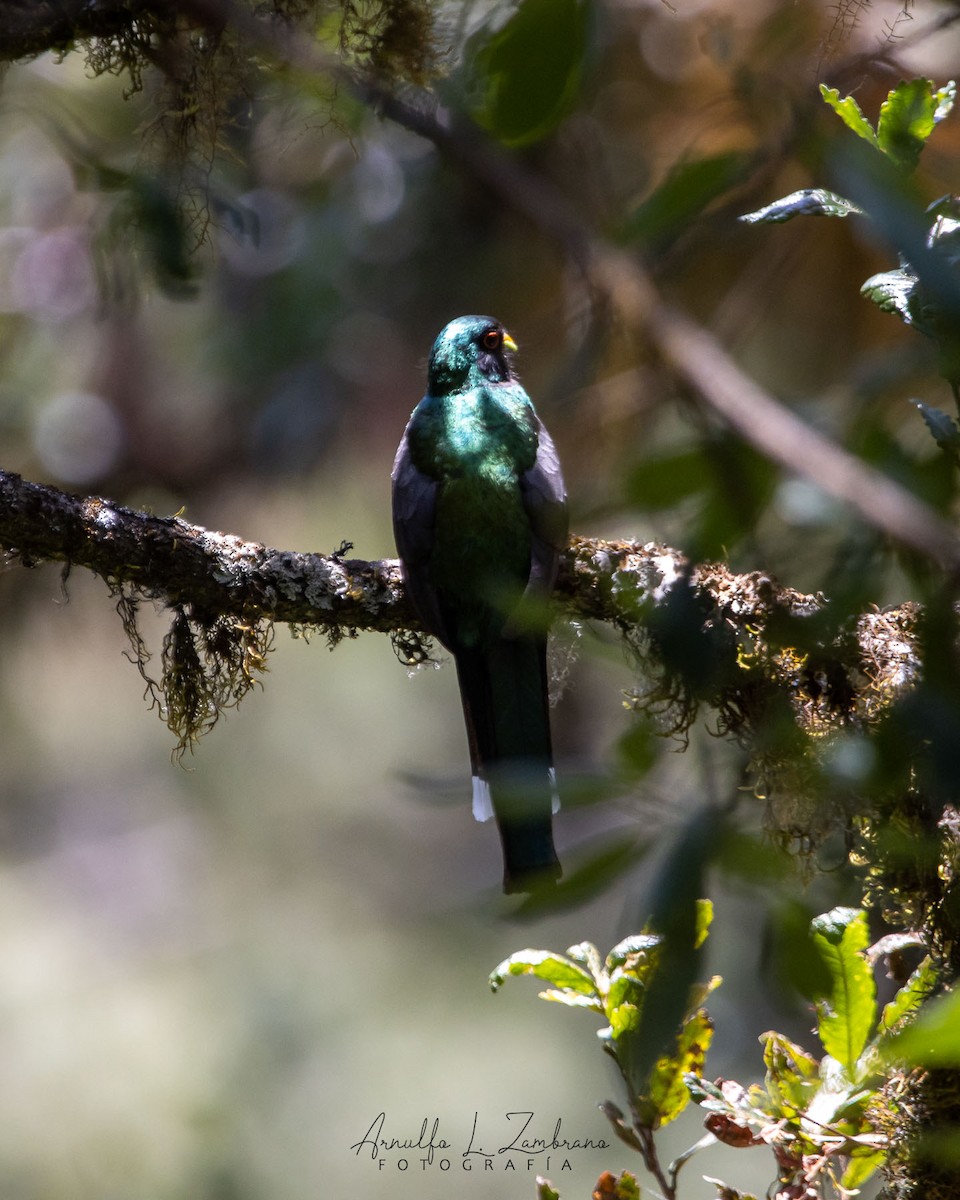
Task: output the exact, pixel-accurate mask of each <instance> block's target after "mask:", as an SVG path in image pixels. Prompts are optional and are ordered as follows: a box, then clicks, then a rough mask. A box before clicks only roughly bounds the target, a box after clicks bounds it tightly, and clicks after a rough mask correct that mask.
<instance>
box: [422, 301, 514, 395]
mask: <svg viewBox="0 0 960 1200" xmlns="http://www.w3.org/2000/svg"><path fill="white" fill-rule="evenodd" d="M516 348H517V344H516V342H515V341H514V340H513V338H512V337H511V336H510V334H509V333H507V331H506V330H505V329H504V327H503V326H502V325H501V324H500V322H499V321H495V320H494V319H493V317H457V319H456V320H455V321H451V322H450V323H449V325H446V326H445V327H444V328H443V329H442V330H441V332H440V334H439V336H438V337H437V340H436V341H435V342H434V343H433V349H432V350H431V351H430V364H429V367H428V374H427V377H428V380H429V389H430V392H431V394H432V395H437V394H439V393H443V392H449V391H452V390H454V389H457V388H462V387H464V386H466V385H469V384H470V383H471V377H474V378H473V380H472V382H475V383H480V382H482V381H483V380H486V381H488V382H490V383H504V382H506V381H507V380H510V379H513V378H514V376H513V373H512V371H511V369H510V363H509V361H508V359H507V354H506V352H507V351H508V350H509V351H513V350H516Z"/></svg>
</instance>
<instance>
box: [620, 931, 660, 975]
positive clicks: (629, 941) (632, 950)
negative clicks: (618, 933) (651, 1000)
mask: <svg viewBox="0 0 960 1200" xmlns="http://www.w3.org/2000/svg"><path fill="white" fill-rule="evenodd" d="M662 941H663V938H662V937H661V936H660V935H659V934H658V933H633V934H631V935H630V937H627V938H624V939H623V941H622V942H617V944H616V945H615V946H614V948H613V949H612V950H611V951H610V953H609V954H608V955H607V970H608V971H612V970H613V969H614V967H622V966H623V964H624V963H625V962H626V961H627V959H628V958H630V957H631V956H632V955H637V954H642V955H644V958H643V959H641V960H640V962H637V963H632V964H631V970H633V972H634V973H635V974H637V975H639V977H640V978H641V979H642V978H643V977H644V976H645V974H647V973H648V972H649V971H651V970H652V969H653V968H654V967H655V966H656V956H655V955H654V953H653V952H654V951H655V950H656V949H657V948H658V947H659V946H660V944H661V942H662ZM644 964H646V966H645V965H644Z"/></svg>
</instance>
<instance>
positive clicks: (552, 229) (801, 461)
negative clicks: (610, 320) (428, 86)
mask: <svg viewBox="0 0 960 1200" xmlns="http://www.w3.org/2000/svg"><path fill="white" fill-rule="evenodd" d="M181 6H182V7H183V8H184V9H185V10H186V11H188V12H189V13H190V14H191V15H192V17H193V18H194V19H196V20H200V21H204V20H206V21H211V22H223V21H228V22H233V23H235V24H236V25H237V27H238V28H239V30H240V31H241V32H242V33H243V35H244V36H246V37H247V38H250V39H251V40H253V41H255V42H256V44H259V45H260V46H261V47H262V49H264V50H265V51H266V52H267V53H269V54H270V55H273V56H276V57H278V58H280V59H282V60H283V61H285V62H288V63H290V64H292V65H294V66H295V67H297V68H298V69H300V70H308V71H309V70H313V71H316V72H320V73H325V74H331V73H332V74H334V76H335V77H336V78H337V79H338V80H339V81H340V82H341V83H342V84H343V85H344V86H346V87H348V88H350V90H351V91H353V93H354V94H355V95H357V96H359V97H360V98H361V99H362V100H363V101H364V102H365V103H366V104H368V105H369V106H370V107H371V108H373V109H375V110H376V111H378V112H381V113H382V114H383V115H384V116H385V117H387V118H389V119H390V120H392V121H395V122H396V123H397V124H400V125H402V126H404V127H405V128H406V129H409V130H411V131H412V132H414V133H417V134H419V135H420V136H421V137H424V138H426V139H428V140H429V141H431V142H433V143H434V145H436V146H437V148H438V149H439V150H440V152H441V153H442V154H443V155H444V156H445V157H446V158H447V159H448V160H450V161H452V162H454V163H456V164H457V165H458V166H459V167H460V168H461V169H462V170H464V171H465V172H467V173H468V174H470V175H471V176H472V177H473V178H474V179H475V180H476V181H477V182H478V183H480V184H481V185H482V186H484V187H486V188H487V189H489V190H491V191H493V192H494V193H496V195H497V196H498V197H499V199H500V200H501V202H502V203H504V204H505V205H507V206H508V207H510V208H512V209H514V210H515V211H517V212H519V213H521V214H522V215H523V216H524V217H525V218H526V219H527V220H528V221H529V222H530V223H531V225H533V226H534V227H535V228H536V229H538V230H540V232H541V233H543V234H545V235H546V236H548V237H551V238H553V239H554V240H555V241H556V242H557V243H558V245H559V246H560V248H561V249H562V251H563V253H564V254H565V255H566V256H567V257H568V258H569V259H570V260H572V261H573V262H574V263H576V264H577V265H578V266H579V267H580V269H581V270H582V272H583V273H584V275H585V277H586V280H587V282H588V285H589V286H591V287H592V288H593V289H594V291H595V292H596V293H597V294H599V295H601V296H602V297H603V298H604V299H605V300H606V302H607V303H608V305H609V306H610V308H611V309H612V311H613V313H614V314H615V315H616V317H617V318H618V319H619V320H620V322H621V323H622V325H623V326H625V327H626V328H627V329H629V330H630V331H632V332H633V333H634V334H635V335H636V336H638V337H642V338H644V339H646V340H647V341H648V342H649V343H651V344H652V345H653V346H654V347H655V348H656V349H657V351H658V352H659V353H660V355H661V356H662V357H663V359H664V360H665V361H666V362H667V363H668V364H669V366H670V367H671V368H672V369H673V370H674V371H675V372H676V374H677V375H678V376H679V377H680V378H682V379H683V380H684V381H685V382H686V383H687V384H689V385H690V386H692V387H693V388H694V389H695V391H696V392H697V394H698V395H699V396H700V397H701V398H702V399H703V401H704V402H705V403H706V404H707V405H708V406H709V407H711V408H712V409H713V410H714V411H715V412H716V413H718V414H719V415H720V416H721V417H722V418H723V419H724V420H725V421H727V422H729V424H731V425H732V426H733V427H734V428H735V429H736V430H737V431H738V433H740V435H741V436H742V437H743V438H744V439H745V440H746V441H748V442H750V443H751V444H752V445H753V446H755V447H756V448H757V449H758V450H760V451H761V453H763V454H765V455H766V456H767V457H769V458H770V459H771V460H773V461H774V462H777V463H779V464H780V465H781V466H782V467H784V468H785V469H786V470H788V471H790V472H792V473H794V474H796V475H801V476H804V477H805V478H807V479H809V480H810V481H811V482H812V483H814V484H816V485H817V486H818V487H819V488H821V489H822V490H823V491H824V492H826V493H827V494H828V495H830V496H832V497H834V498H835V499H837V500H840V501H842V502H843V503H845V504H847V505H849V506H850V507H851V508H853V509H854V510H855V511H856V512H857V513H859V515H860V516H861V517H862V518H863V520H864V521H865V522H866V523H867V524H868V525H872V526H873V527H874V528H876V529H879V530H881V531H882V532H883V533H885V534H887V535H888V536H889V537H891V538H892V539H893V540H894V541H896V542H898V543H900V544H901V545H904V546H908V547H910V548H911V549H913V550H914V551H917V552H919V553H920V554H922V555H923V556H924V557H927V558H930V559H932V560H933V561H934V562H936V563H938V564H939V565H941V566H943V567H945V568H946V569H948V570H950V571H951V572H956V571H960V538H958V537H957V533H956V531H955V530H954V529H953V527H952V526H951V525H950V524H949V523H948V522H947V521H945V520H944V519H943V518H942V517H941V516H940V515H939V514H938V513H937V512H936V511H935V510H934V509H932V508H931V507H930V506H929V505H927V504H926V503H924V502H923V501H922V500H919V499H918V498H917V497H916V496H914V495H913V494H912V493H911V492H909V491H907V489H906V488H904V487H902V486H901V485H900V484H898V483H896V482H895V481H894V480H893V479H891V478H890V477H889V476H887V475H884V474H883V472H881V471H878V470H876V469H875V468H874V467H871V466H870V465H869V464H867V463H865V462H863V461H862V460H860V459H859V458H857V457H856V456H855V455H853V454H850V453H849V452H848V451H846V450H844V449H843V447H841V446H839V445H838V444H837V443H836V442H834V441H832V440H831V439H830V438H828V437H826V436H825V435H824V434H821V433H819V432H818V431H817V430H815V429H814V428H813V427H812V426H810V425H808V424H807V423H806V422H804V421H803V420H801V419H800V418H799V417H798V416H796V414H794V413H793V412H791V411H790V410H789V409H788V408H786V407H785V406H784V405H783V404H781V403H780V402H779V401H778V400H777V399H775V398H774V397H773V396H771V395H770V394H769V393H768V392H767V391H765V390H764V389H763V388H762V387H760V385H759V384H757V383H756V382H755V381H754V380H753V379H751V378H750V376H749V375H747V374H746V373H745V372H744V371H742V370H741V368H740V367H739V366H738V365H737V363H736V362H735V361H734V360H733V358H732V357H731V356H730V355H729V354H728V353H727V351H726V350H725V349H724V348H723V346H722V345H721V344H720V343H719V342H718V341H717V339H716V338H715V337H713V336H712V335H711V334H710V333H709V332H708V331H707V330H706V329H704V328H703V327H702V326H701V325H698V324H697V323H696V322H694V321H692V320H691V319H690V318H689V317H687V316H686V315H685V314H683V313H681V312H680V311H679V310H677V309H675V308H674V307H673V306H671V305H670V304H668V303H667V302H666V301H665V300H664V298H663V296H662V295H661V294H660V293H659V291H658V289H657V287H656V285H655V284H654V282H653V280H652V278H651V277H650V275H649V273H648V272H647V271H646V270H645V268H644V267H643V265H642V263H641V261H640V260H639V258H638V257H637V256H636V255H634V254H630V253H628V252H626V251H624V250H622V249H620V248H619V247H617V246H615V245H613V244H612V243H610V242H608V241H606V240H605V239H603V238H602V237H600V236H599V235H598V234H597V233H596V232H595V231H594V230H593V229H592V228H591V227H590V226H589V225H587V224H586V223H585V222H584V220H583V219H582V218H581V217H580V215H579V214H578V213H577V212H576V210H575V209H574V207H573V206H572V205H571V204H570V203H569V201H568V200H567V198H566V197H565V196H564V195H563V193H562V192H560V191H559V190H558V189H557V188H556V187H555V186H554V185H553V183H552V182H551V181H550V180H548V179H547V178H546V177H544V176H543V175H541V174H538V173H537V172H535V171H533V170H531V169H530V168H529V167H527V166H526V165H525V164H524V162H523V161H522V160H521V159H520V158H518V157H517V156H516V155H512V154H510V153H509V152H508V151H506V150H505V149H504V148H503V147H501V146H499V145H498V144H496V143H494V142H493V141H492V140H491V139H490V138H488V137H487V136H486V135H485V134H484V133H483V131H482V130H480V129H479V128H478V127H477V126H475V125H473V124H471V123H469V122H467V121H466V120H465V119H464V118H462V117H458V118H454V117H452V116H451V115H450V114H449V113H446V112H443V111H442V110H441V109H440V108H439V107H438V105H437V104H436V102H435V101H434V100H433V99H432V97H430V96H428V95H426V94H424V93H421V94H420V95H419V96H418V97H417V98H416V100H410V99H407V98H401V97H400V96H399V95H397V94H396V93H395V92H393V91H390V90H389V89H387V88H384V87H383V86H382V85H381V84H380V83H378V82H377V81H375V80H372V79H369V78H367V79H360V78H358V77H356V76H354V75H352V74H350V73H349V72H347V71H345V70H344V68H343V67H342V66H340V65H339V64H335V63H332V62H331V59H330V57H329V55H327V54H326V53H325V52H324V51H322V50H321V49H320V48H319V47H317V46H316V45H315V43H313V42H312V41H309V40H307V39H305V38H304V37H303V35H302V34H300V33H298V32H297V31H296V30H294V29H291V28H289V27H287V26H284V25H280V24H278V23H277V22H275V21H274V22H270V23H266V22H262V21H258V20H257V19H256V18H255V17H254V16H253V15H252V14H251V13H249V12H248V11H247V10H245V9H243V8H242V7H241V6H239V5H238V4H237V3H236V2H235V0H181ZM407 95H409V93H407Z"/></svg>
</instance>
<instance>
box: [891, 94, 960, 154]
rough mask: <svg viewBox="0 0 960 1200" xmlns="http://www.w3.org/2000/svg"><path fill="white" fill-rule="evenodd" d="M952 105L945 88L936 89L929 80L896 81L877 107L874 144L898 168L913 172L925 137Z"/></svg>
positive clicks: (951, 99)
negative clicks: (875, 139)
mask: <svg viewBox="0 0 960 1200" xmlns="http://www.w3.org/2000/svg"><path fill="white" fill-rule="evenodd" d="M949 87H950V85H949V84H948V85H947V88H949ZM954 91H955V87H954ZM952 107H953V98H952V97H951V96H950V95H949V94H948V93H947V89H945V88H941V89H940V90H939V91H936V92H935V91H934V88H933V84H932V83H931V81H930V80H929V79H911V80H909V81H908V82H904V83H900V84H898V86H897V87H895V88H894V89H893V91H892V92H890V94H889V95H888V96H887V98H886V100H885V101H884V102H883V104H882V105H881V106H880V120H879V123H878V124H877V145H878V146H879V148H880V149H881V150H882V151H883V152H884V154H886V155H888V156H889V157H890V158H892V159H893V161H894V162H895V163H896V164H897V166H898V167H900V169H901V170H903V171H912V170H913V169H914V167H916V165H917V162H918V161H919V159H920V152H921V151H922V150H923V147H924V143H925V142H926V140H927V138H928V137H929V136H930V134H931V133H933V131H934V128H935V127H936V125H937V124H938V122H939V121H942V120H943V117H944V116H946V115H947V113H948V112H949V111H950V109H951V108H952ZM944 110H945V111H944ZM938 113H939V114H941V115H939V116H938Z"/></svg>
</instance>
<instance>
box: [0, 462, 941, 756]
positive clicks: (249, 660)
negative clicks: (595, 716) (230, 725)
mask: <svg viewBox="0 0 960 1200" xmlns="http://www.w3.org/2000/svg"><path fill="white" fill-rule="evenodd" d="M0 546H2V547H3V548H4V549H5V550H6V551H7V553H8V555H9V556H10V557H11V558H12V559H14V560H16V561H19V562H20V563H21V564H22V565H24V566H34V565H36V564H38V563H40V562H45V561H50V562H61V563H64V564H65V565H66V566H67V567H68V568H73V567H85V568H87V569H88V570H91V571H93V572H94V573H95V574H97V575H99V576H100V577H101V578H103V579H104V580H105V581H106V582H107V584H108V586H109V587H110V589H111V591H112V592H113V594H114V595H115V596H116V597H117V599H118V606H119V608H120V612H121V616H122V618H123V620H124V624H125V627H126V630H127V633H128V636H129V637H130V639H131V642H132V644H133V647H134V656H135V659H136V661H137V662H138V664H139V665H140V668H141V671H143V673H144V677H145V678H146V679H147V680H148V684H149V687H150V691H151V694H152V695H153V696H154V698H155V699H156V700H157V701H158V702H159V703H160V704H161V706H162V708H163V711H164V715H165V717H166V719H167V721H168V723H169V724H170V725H171V727H172V728H173V729H174V731H175V732H176V733H177V735H178V737H179V738H180V744H181V747H183V746H186V745H188V744H189V743H190V742H191V741H192V740H194V739H195V738H196V737H197V736H198V735H199V734H200V733H201V732H203V730H204V729H205V728H207V727H209V725H211V724H212V723H213V722H214V721H215V720H216V718H217V716H218V715H219V713H220V712H221V711H222V709H223V708H225V707H229V706H230V705H232V704H235V703H237V702H238V701H239V699H240V698H241V697H242V696H243V695H244V694H245V692H246V691H247V690H248V688H249V686H250V685H251V684H252V683H253V681H254V680H255V678H256V675H257V672H258V671H259V669H260V668H261V667H262V666H263V661H264V657H265V655H266V653H267V650H268V649H269V644H270V639H271V636H272V629H273V626H274V624H275V623H278V622H279V623H285V624H288V625H290V626H292V627H293V628H294V629H295V630H302V629H310V630H318V631H320V632H322V633H324V634H326V636H327V637H328V638H329V639H330V640H331V641H332V642H337V641H339V640H340V639H341V638H343V637H344V636H354V635H355V634H356V633H357V632H358V631H361V630H365V631H372V632H379V633H387V634H390V635H391V637H392V638H393V641H394V645H395V648H396V649H397V652H398V654H399V656H400V657H401V658H402V659H403V660H404V661H407V662H416V661H418V660H421V659H423V658H424V657H425V656H426V655H427V653H428V650H427V648H426V647H425V645H424V640H425V639H423V638H422V631H421V627H420V624H419V622H418V620H417V618H416V616H415V614H414V613H413V611H412V609H411V607H410V605H409V602H408V600H407V597H406V595H405V592H404V587H403V579H402V576H401V572H400V566H399V563H398V562H397V561H396V560H394V559H381V560H378V561H374V562H367V561H363V560H359V559H348V558H345V557H344V556H343V555H342V554H341V553H340V552H337V553H333V554H327V555H324V554H311V553H302V552H300V551H293V550H278V549H274V548H272V547H269V546H264V545H261V544H260V543H257V542H251V541H247V540H245V539H243V538H241V537H238V536H236V535H234V534H227V533H218V532H212V531H210V530H208V529H204V528H202V527H201V526H199V525H192V524H190V523H189V522H187V521H184V520H183V519H182V518H181V517H178V516H173V517H159V516H155V515H153V514H150V513H143V512H136V511H134V510H132V509H129V508H125V507H123V506H121V505H118V504H114V503H112V502H111V501H109V500H106V499H103V498H101V497H98V496H88V497H81V496H75V495H70V494H68V493H65V492H62V491H60V490H59V489H57V488H54V487H50V486H47V485H44V484H38V483H30V482H27V481H25V480H23V479H21V478H20V476H19V475H15V474H12V473H8V472H2V471H0ZM555 599H556V606H557V609H558V612H559V614H561V615H562V616H564V617H566V618H568V619H571V620H592V621H601V622H606V623H609V624H612V625H613V626H614V627H615V628H617V629H618V630H619V632H620V633H621V634H622V635H623V636H624V638H625V639H626V641H627V642H628V644H629V645H630V646H631V647H632V648H633V649H634V650H635V651H636V652H637V654H638V655H639V657H640V658H641V659H642V660H643V663H644V667H645V670H644V674H645V676H646V677H647V681H646V683H645V684H644V685H643V686H642V687H640V688H638V690H637V691H636V692H634V693H632V697H633V701H634V703H635V704H636V706H637V707H645V708H651V707H655V708H659V709H660V710H661V711H662V710H664V709H667V710H669V712H670V716H669V720H668V724H669V726H670V727H671V728H672V729H674V730H675V731H677V732H684V731H685V730H686V729H687V728H688V727H689V725H690V723H691V721H692V720H693V717H694V715H695V713H696V711H697V709H698V708H699V706H700V705H701V704H706V705H708V706H711V707H713V708H714V709H716V710H717V711H718V712H719V713H720V717H721V727H722V728H723V729H724V731H726V732H729V733H734V734H737V735H744V734H746V732H747V730H748V729H749V727H750V725H751V724H752V723H753V722H754V721H755V720H756V719H759V717H760V715H761V714H762V712H763V711H764V710H765V709H766V707H767V706H768V705H769V704H770V702H771V700H772V699H774V698H775V697H779V698H780V699H781V700H786V701H788V702H789V704H790V706H791V708H792V711H793V713H794V716H795V719H796V721H797V723H798V725H799V726H800V727H801V728H804V729H806V730H807V731H812V732H816V731H821V730H822V729H823V728H825V727H828V726H830V725H834V724H838V723H843V722H849V721H857V720H861V719H862V720H869V719H870V718H871V716H872V715H873V714H874V713H875V712H876V711H878V710H879V709H880V708H882V707H883V705H885V704H886V703H887V702H888V701H889V699H890V697H891V696H893V695H895V694H896V693H897V692H898V691H900V690H902V689H903V688H904V687H906V686H908V685H909V683H910V682H911V681H912V680H913V679H914V678H915V676H916V673H917V670H918V665H917V652H916V646H915V638H914V633H913V630H914V627H915V625H916V615H917V613H916V607H915V606H909V605H908V606H904V607H902V608H900V609H895V610H891V611H889V612H886V613H868V614H865V615H863V616H862V617H860V618H859V620H858V621H857V622H856V625H855V627H854V628H853V629H847V628H845V629H844V630H842V631H838V630H837V629H835V628H832V627H831V624H830V621H829V619H828V618H829V606H828V604H827V602H826V600H825V599H824V598H823V597H822V596H809V595H804V594H803V593H800V592H797V591H794V590H792V589H790V588H786V587H783V586H782V585H780V584H778V583H777V582H776V581H775V580H773V579H772V578H771V577H770V576H768V575H766V574H763V573H760V572H754V573H751V574H740V575H738V574H734V573H733V572H731V571H730V570H729V569H728V568H726V567H725V566H723V565H721V564H716V563H713V564H701V565H699V566H697V565H694V564H692V563H690V562H689V561H688V560H687V559H686V558H685V557H684V556H683V555H682V554H681V553H680V552H679V551H677V550H673V549H670V548H668V547H665V546H662V545H660V544H659V543H656V542H648V543H641V542H639V541H607V540H603V539H599V538H586V537H572V538H571V539H570V544H569V547H568V549H567V551H566V553H565V555H564V557H563V560H562V563H561V569H560V575H559V579H558V581H557V588H556V595H555ZM143 601H148V602H154V603H157V604H159V605H161V606H163V607H165V608H168V609H169V610H170V611H171V612H172V613H173V620H172V622H171V629H170V632H169V634H168V636H167V639H166V643H165V645H164V652H163V678H162V684H161V685H156V684H153V683H152V682H151V681H150V678H149V676H148V674H147V671H146V662H147V659H148V657H149V655H148V654H147V651H146V648H145V646H144V644H143V642H142V639H141V638H140V636H139V634H138V632H137V622H136V617H137V607H138V605H139V604H140V603H141V602H143ZM691 659H692V660H695V661H696V663H697V670H696V671H695V672H693V673H691V671H690V669H689V668H690V660H691Z"/></svg>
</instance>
